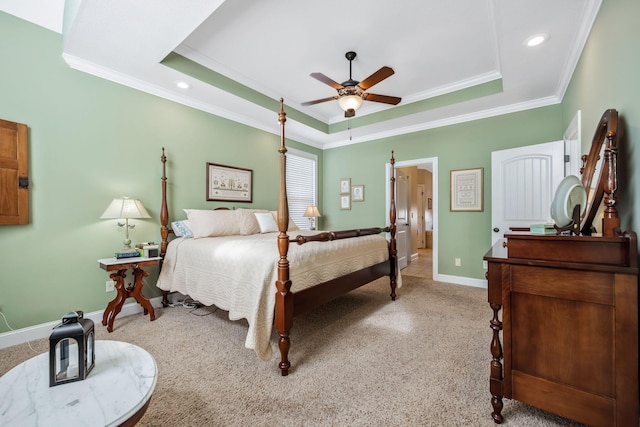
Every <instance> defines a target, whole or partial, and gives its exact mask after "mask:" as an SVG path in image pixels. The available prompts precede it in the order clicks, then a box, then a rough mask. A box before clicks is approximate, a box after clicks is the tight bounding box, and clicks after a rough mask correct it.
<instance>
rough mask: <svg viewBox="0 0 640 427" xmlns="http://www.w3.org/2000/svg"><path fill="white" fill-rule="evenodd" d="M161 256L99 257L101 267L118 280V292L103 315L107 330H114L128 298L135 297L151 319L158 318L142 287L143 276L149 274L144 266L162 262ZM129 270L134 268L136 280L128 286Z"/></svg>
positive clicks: (103, 322)
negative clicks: (126, 281)
mask: <svg viewBox="0 0 640 427" xmlns="http://www.w3.org/2000/svg"><path fill="white" fill-rule="evenodd" d="M161 259H162V258H160V257H153V258H138V257H136V258H123V259H116V258H104V259H99V260H98V263H99V264H100V268H102V269H103V270H105V271H107V272H109V271H115V273H111V274H110V275H109V277H111V279H112V280H113V281H115V282H116V286H115V287H116V291H117V292H118V294H117V295H116V297H115V298H114V299H113V301H111V302H110V303H109V304H108V305H107V308H106V310H105V311H104V315H103V316H102V324H103V325H104V326H107V331H109V332H113V321H114V319H115V318H116V316H117V315H118V313H120V310H122V306H123V305H124V302H125V301H126V300H127V298H135V300H136V301H137V302H138V304H140V305H141V306H142V308H143V309H144V314H145V315H146V314H147V313H148V314H149V318H150V320H151V321H153V320H155V319H156V314H155V312H154V310H153V306H152V305H151V302H150V301H149V300H148V299H147V298H145V297H144V296H143V295H142V287H143V286H144V283H143V282H142V280H143V278H145V277H147V276H148V275H149V272H148V271H144V270H143V268H144V267H151V266H154V265H158V264H159V263H160V260H161ZM127 270H133V277H134V282H133V284H131V283H129V284H128V285H127V286H125V284H124V279H125V277H126V275H127Z"/></svg>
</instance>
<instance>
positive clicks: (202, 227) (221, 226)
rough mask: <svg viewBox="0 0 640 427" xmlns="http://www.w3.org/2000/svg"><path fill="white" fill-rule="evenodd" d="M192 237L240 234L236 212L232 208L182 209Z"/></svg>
mask: <svg viewBox="0 0 640 427" xmlns="http://www.w3.org/2000/svg"><path fill="white" fill-rule="evenodd" d="M184 211H185V213H186V214H187V218H189V222H190V223H191V230H192V232H193V237H194V238H198V237H210V236H211V237H215V236H234V235H238V234H240V226H239V223H238V214H237V212H236V211H232V210H217V211H211V210H203V209H184Z"/></svg>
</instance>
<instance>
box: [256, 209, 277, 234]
mask: <svg viewBox="0 0 640 427" xmlns="http://www.w3.org/2000/svg"><path fill="white" fill-rule="evenodd" d="M254 215H255V216H256V219H257V220H258V224H259V225H260V233H273V232H274V231H278V224H276V221H275V220H274V219H273V215H271V212H256V213H254Z"/></svg>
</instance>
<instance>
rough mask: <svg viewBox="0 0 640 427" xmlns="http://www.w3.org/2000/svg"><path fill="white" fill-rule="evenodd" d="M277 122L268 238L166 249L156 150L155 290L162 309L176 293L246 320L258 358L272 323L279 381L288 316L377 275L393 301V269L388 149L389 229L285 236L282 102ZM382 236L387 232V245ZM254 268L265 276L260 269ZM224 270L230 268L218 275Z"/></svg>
mask: <svg viewBox="0 0 640 427" xmlns="http://www.w3.org/2000/svg"><path fill="white" fill-rule="evenodd" d="M278 120H279V122H280V138H281V141H280V147H279V149H278V152H279V157H280V188H279V196H278V210H277V221H276V222H277V231H275V230H274V232H272V233H265V232H263V233H259V234H254V235H239V236H228V235H219V237H206V238H202V239H183V238H178V239H174V240H172V242H171V245H169V234H171V233H172V230H171V229H170V228H169V209H168V204H167V194H166V193H167V191H166V182H167V176H166V156H165V153H164V149H163V153H162V157H161V160H162V205H161V210H160V222H161V228H160V233H161V238H162V243H161V246H160V251H161V256H162V257H163V258H164V262H163V267H162V270H161V272H160V277H159V279H158V287H159V288H160V289H162V292H163V305H165V306H166V305H168V299H167V295H168V293H169V292H171V291H179V292H181V293H185V294H188V295H189V296H191V297H192V298H194V299H197V300H198V301H200V302H202V303H204V304H205V305H210V304H215V305H216V306H218V307H220V308H222V309H225V310H228V311H229V318H230V319H238V318H246V319H247V320H248V322H249V332H248V335H247V341H246V342H245V346H247V347H249V348H255V350H256V352H257V353H258V355H259V356H260V357H261V358H263V359H269V358H270V356H271V353H270V346H269V336H270V332H271V326H275V328H276V330H277V332H278V336H279V338H278V347H279V349H280V356H281V358H280V359H281V360H280V363H279V368H280V370H281V373H282V375H283V376H285V375H287V374H288V373H289V369H290V367H291V362H290V361H289V358H288V354H289V348H290V338H289V335H290V331H291V327H292V325H293V318H294V317H295V316H297V315H300V314H302V313H305V312H307V311H309V310H311V309H313V308H315V307H318V306H320V305H322V304H324V303H326V302H329V301H331V300H333V299H335V298H338V297H339V296H341V295H344V294H345V293H347V292H349V291H351V290H354V289H356V288H358V287H360V286H362V285H365V284H367V283H370V282H372V281H373V280H375V279H378V278H380V277H383V276H389V283H390V288H391V294H390V296H391V299H392V300H395V299H396V288H397V286H398V268H397V250H396V225H395V222H396V208H395V191H394V190H395V185H394V184H395V177H394V173H393V167H394V163H395V160H394V158H393V152H392V156H391V168H392V173H391V179H390V183H389V185H390V189H391V191H390V195H391V205H390V206H391V208H390V211H389V225H388V226H386V227H384V228H376V227H374V228H365V229H356V230H346V231H335V232H321V233H317V232H315V231H314V232H303V231H294V232H293V233H292V232H291V231H290V230H289V227H290V226H289V224H290V221H289V210H288V202H287V189H286V153H287V148H286V146H285V132H284V131H285V122H286V113H285V112H284V104H283V100H282V99H280V111H279V113H278ZM240 211H243V212H240ZM247 211H250V210H249V209H238V210H236V211H228V212H231V213H228V214H227V215H233V212H238V215H240V214H242V215H246V214H247ZM187 213H189V212H187ZM381 233H388V235H389V241H387V239H386V238H385V237H384V236H383V235H381ZM290 244H292V245H291V246H290ZM197 248H201V249H197ZM276 248H277V253H276V252H275V250H276ZM202 249H204V250H206V251H208V252H207V255H202V252H201V250H202ZM196 250H197V251H200V252H196ZM255 252H258V253H257V254H255ZM212 253H216V254H217V255H216V257H224V255H225V254H226V255H230V258H227V259H222V260H219V259H218V258H214V257H213V256H212V255H211V254H212ZM190 254H191V255H190ZM234 254H240V255H242V257H243V258H242V264H241V265H240V264H239V265H236V266H235V267H233V266H232V265H231V264H234V263H235V262H236V260H235V259H234V258H233V255H234ZM245 257H247V258H245ZM205 258H207V259H209V260H210V261H207V262H211V263H213V264H210V265H215V267H214V268H207V267H206V266H205V264H204V263H205V261H202V260H203V259H205ZM235 258H239V256H236V257H235ZM189 263H194V264H189ZM216 263H217V264H216ZM183 265H191V266H183ZM261 265H262V270H264V272H260V269H261V267H260V266H261ZM227 268H229V270H225V269H227ZM232 268H235V269H232ZM218 279H221V280H218ZM273 279H275V280H273ZM191 282H194V283H191ZM195 282H197V283H195ZM212 282H218V283H212ZM274 282H275V287H274V286H273V284H274ZM212 287H215V289H212ZM238 295H240V296H238ZM238 300H241V301H240V302H238ZM249 306H251V307H249ZM265 345H266V346H267V348H265Z"/></svg>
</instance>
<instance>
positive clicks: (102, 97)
mask: <svg viewBox="0 0 640 427" xmlns="http://www.w3.org/2000/svg"><path fill="white" fill-rule="evenodd" d="M637 16H640V4H638V2H637V1H636V0H615V1H614V0H605V1H604V3H603V6H602V8H601V11H600V13H599V16H598V18H597V20H596V23H595V26H594V28H593V30H592V33H591V36H590V38H589V40H588V42H587V45H586V47H585V50H584V53H583V56H582V58H581V59H580V63H579V64H578V67H577V69H576V72H575V75H574V77H573V79H572V81H571V84H570V86H569V89H568V91H567V93H566V96H565V98H564V100H563V102H562V104H559V105H556V106H550V107H545V108H539V109H535V110H530V111H525V112H519V113H513V114H509V115H503V116H500V117H495V118H490V119H484V120H478V121H473V122H469V123H463V124H459V125H454V126H448V127H443V128H439V129H432V130H427V131H422V132H417V133H414V134H409V135H403V136H399V137H393V138H387V139H383V140H378V141H372V142H367V143H364V144H356V145H350V146H345V147H341V148H336V149H331V150H326V151H325V152H321V151H319V150H316V149H313V148H310V147H308V146H306V145H303V144H299V143H296V142H293V141H290V142H288V144H289V145H290V146H291V147H294V148H298V149H303V150H306V151H309V152H313V153H315V154H317V155H318V156H319V160H320V165H319V170H320V177H319V183H320V210H321V212H322V214H323V217H322V218H321V222H320V226H321V227H322V228H325V229H344V228H351V227H362V226H378V225H383V224H384V221H385V215H386V212H385V203H384V197H385V195H384V191H383V190H382V189H383V188H384V186H385V185H386V183H385V182H384V164H385V163H386V162H388V161H389V157H390V152H391V150H395V153H396V160H398V161H404V160H411V159H418V158H427V157H437V158H438V161H439V176H438V182H439V187H438V191H439V212H438V214H439V236H440V239H439V254H438V255H439V265H438V269H439V273H440V274H446V275H455V276H462V277H470V278H476V279H482V278H483V277H484V270H482V268H481V259H482V255H483V254H484V253H485V251H486V250H487V249H488V246H489V244H490V241H491V235H490V233H491V230H490V226H491V209H490V206H491V205H490V201H491V189H490V176H491V167H490V166H491V163H490V162H491V151H494V150H499V149H504V148H511V147H517V146H523V145H529V144H535V143H540V142H547V141H553V140H558V139H561V138H562V134H563V132H564V129H565V128H566V127H567V125H568V124H569V122H570V121H571V118H572V117H573V115H574V114H575V111H576V110H578V109H580V110H582V113H583V124H582V139H583V145H584V147H586V146H587V145H588V143H589V142H590V139H591V136H592V135H593V131H594V130H595V125H596V123H597V122H598V120H599V118H600V115H601V114H602V112H603V111H604V110H605V109H607V108H616V109H618V110H619V111H620V116H621V118H622V123H623V128H622V130H623V132H624V135H623V136H622V137H621V148H620V173H621V176H622V177H623V179H621V183H620V192H619V195H620V206H619V208H620V212H621V216H622V220H623V222H622V226H623V228H626V229H635V228H637V227H638V218H637V217H636V216H635V215H634V214H633V213H632V212H633V211H638V210H639V209H640V197H638V196H637V195H636V194H637V193H638V186H639V185H640V179H639V177H638V172H637V168H635V167H634V166H633V165H635V164H637V163H638V161H640V150H639V149H638V148H636V145H637V144H638V142H639V141H640V126H639V124H638V123H639V120H640V114H639V113H640V86H639V83H638V76H639V75H640V60H639V59H638V55H637V51H638V50H637V46H638V43H640V29H639V28H638V26H637V25H636V23H635V22H634V18H635V17H637ZM0 39H1V40H2V42H0V57H1V58H2V67H1V68H0V94H1V97H0V118H2V119H5V120H12V121H17V122H22V123H26V124H28V125H29V132H30V135H29V137H30V140H29V150H30V161H29V167H30V176H31V190H30V192H31V194H30V204H31V223H30V224H29V225H25V226H0V311H2V312H3V313H4V314H5V315H6V316H7V318H8V320H9V321H10V322H11V325H12V326H13V327H14V328H22V327H27V326H31V325H36V324H40V323H43V322H48V321H52V320H56V319H59V318H60V317H61V316H62V315H63V314H64V313H65V312H67V311H69V310H73V309H82V310H85V311H87V312H90V311H95V310H102V309H104V307H105V306H106V304H107V302H108V301H109V300H110V299H112V298H113V296H114V294H113V293H109V294H107V293H105V292H104V283H105V281H106V280H107V278H108V277H107V275H106V273H105V272H104V271H102V270H100V269H99V267H98V265H97V263H96V259H98V258H103V257H107V256H109V254H110V253H112V252H113V251H114V250H115V249H117V248H118V247H119V246H120V244H121V241H122V238H123V235H122V234H120V233H118V232H116V229H115V227H114V222H115V221H102V220H99V219H98V217H99V216H100V214H101V213H102V211H103V210H104V209H105V207H106V206H107V204H108V203H109V201H110V200H111V199H112V198H113V197H117V196H121V195H129V196H132V197H137V198H140V199H141V200H142V202H143V203H144V204H145V206H146V207H147V209H148V210H149V212H150V214H151V216H152V217H153V218H152V219H149V220H141V221H137V228H136V230H137V231H136V233H135V234H134V235H133V236H132V238H133V240H134V242H136V241H147V240H158V238H159V236H158V213H159V204H160V191H159V189H160V180H159V177H160V175H161V164H160V161H159V157H160V154H161V150H160V148H161V147H165V148H166V150H167V156H168V158H169V161H168V176H169V194H170V202H171V206H173V207H174V210H172V212H170V215H171V217H172V218H173V219H178V218H183V217H184V216H183V214H182V213H181V212H179V211H178V210H177V209H176V207H203V208H209V207H213V206H218V204H217V203H216V204H214V203H210V202H206V201H205V187H204V182H205V163H206V162H207V161H209V162H215V163H222V164H227V165H231V166H238V167H245V168H250V169H253V170H254V178H255V181H254V187H255V188H254V203H253V204H252V205H253V206H259V207H266V208H275V206H276V200H277V194H276V193H277V180H278V177H277V153H276V150H277V147H278V136H277V135H274V134H270V133H266V132H263V131H259V130H255V129H252V128H249V127H247V126H243V125H240V124H237V123H233V122H230V121H228V120H225V119H222V118H218V117H215V116H212V115H210V114H207V113H203V112H201V111H198V110H194V109H191V108H189V107H185V106H182V105H179V104H176V103H173V102H169V101H166V100H163V99H160V98H157V97H155V96H152V95H148V94H145V93H141V92H138V91H136V90H133V89H130V88H127V87H124V86H121V85H118V84H115V83H111V82H108V81H106V80H102V79H99V78H96V77H93V76H90V75H87V74H84V73H81V72H78V71H75V70H72V69H71V68H69V66H68V65H67V64H66V63H64V61H63V60H62V58H61V46H62V37H61V36H60V35H59V34H56V33H53V32H50V31H48V30H45V29H42V28H40V27H37V26H34V25H32V24H29V23H26V22H24V21H21V20H19V19H17V18H15V17H12V16H9V15H7V14H4V13H2V12H0ZM274 117H275V113H274ZM276 126H277V122H276V121H275V120H274V127H276ZM274 131H275V132H277V131H278V130H277V128H275V129H274ZM583 151H586V148H583ZM247 153H249V154H247ZM469 167H483V168H484V176H485V186H484V194H485V200H484V205H485V210H484V212H482V213H450V212H449V208H448V206H449V171H450V170H451V169H462V168H469ZM342 177H350V178H351V179H352V183H353V184H364V185H365V201H364V202H361V203H354V204H353V205H352V210H350V211H341V210H340V209H339V203H338V187H337V186H338V180H339V179H340V178H342ZM378 189H379V190H378ZM242 206H248V205H242ZM454 257H460V258H462V260H463V266H462V267H454V265H453V258H454ZM466 260H469V262H466ZM152 273H153V274H152V275H151V276H150V277H149V278H148V281H149V283H154V282H155V277H156V275H157V271H155V272H152ZM6 331H7V328H6V326H5V325H4V324H3V322H2V321H0V333H1V332H6Z"/></svg>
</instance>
